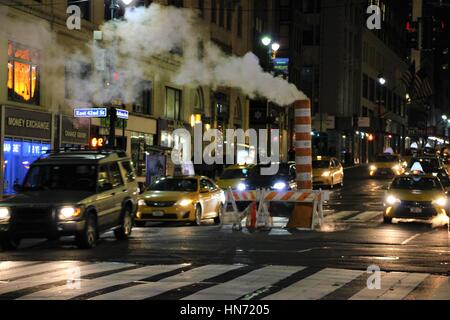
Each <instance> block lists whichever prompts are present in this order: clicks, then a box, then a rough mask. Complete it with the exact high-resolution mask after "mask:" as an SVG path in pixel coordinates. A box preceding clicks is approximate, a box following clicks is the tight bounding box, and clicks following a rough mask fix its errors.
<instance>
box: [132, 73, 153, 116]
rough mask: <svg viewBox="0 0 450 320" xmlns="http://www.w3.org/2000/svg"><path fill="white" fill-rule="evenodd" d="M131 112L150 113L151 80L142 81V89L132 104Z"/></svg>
mask: <svg viewBox="0 0 450 320" xmlns="http://www.w3.org/2000/svg"><path fill="white" fill-rule="evenodd" d="M133 112H136V113H142V114H152V82H151V81H143V82H142V90H141V94H140V95H139V97H138V99H137V101H136V102H135V103H134V104H133Z"/></svg>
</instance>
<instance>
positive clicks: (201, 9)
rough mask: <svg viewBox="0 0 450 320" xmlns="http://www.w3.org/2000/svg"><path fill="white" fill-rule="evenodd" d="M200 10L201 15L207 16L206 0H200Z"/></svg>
mask: <svg viewBox="0 0 450 320" xmlns="http://www.w3.org/2000/svg"><path fill="white" fill-rule="evenodd" d="M198 10H199V11H200V17H202V18H204V17H205V0H198Z"/></svg>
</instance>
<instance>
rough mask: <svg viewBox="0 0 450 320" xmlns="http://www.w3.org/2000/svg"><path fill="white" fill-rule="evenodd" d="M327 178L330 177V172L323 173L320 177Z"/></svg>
mask: <svg viewBox="0 0 450 320" xmlns="http://www.w3.org/2000/svg"><path fill="white" fill-rule="evenodd" d="M329 176H331V172H330V171H325V172H324V173H322V177H329Z"/></svg>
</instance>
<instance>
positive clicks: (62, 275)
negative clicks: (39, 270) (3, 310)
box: [0, 262, 132, 295]
mask: <svg viewBox="0 0 450 320" xmlns="http://www.w3.org/2000/svg"><path fill="white" fill-rule="evenodd" d="M127 266H132V265H131V264H125V263H112V262H101V263H93V264H89V265H84V266H80V267H79V269H75V267H77V265H76V263H74V264H73V265H72V266H68V268H67V269H64V270H60V271H55V272H49V273H46V274H43V275H38V276H32V277H29V278H25V279H20V280H16V281H12V282H8V283H2V284H0V295H5V294H7V293H10V292H14V291H19V290H23V289H27V288H33V287H37V286H40V285H45V284H51V283H55V282H60V281H68V280H71V279H70V278H71V277H72V276H73V275H74V274H75V273H73V272H74V271H75V272H77V271H79V272H80V275H81V277H84V276H87V275H90V274H94V273H100V272H105V271H112V270H118V269H123V268H125V267H127Z"/></svg>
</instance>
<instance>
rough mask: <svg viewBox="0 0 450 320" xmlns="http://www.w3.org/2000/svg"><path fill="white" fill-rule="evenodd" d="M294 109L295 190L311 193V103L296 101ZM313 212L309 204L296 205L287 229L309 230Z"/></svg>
mask: <svg viewBox="0 0 450 320" xmlns="http://www.w3.org/2000/svg"><path fill="white" fill-rule="evenodd" d="M294 108H295V160H296V166H297V188H298V190H301V191H310V190H311V191H312V189H313V182H312V178H313V177H312V142H311V131H312V119H311V102H310V101H309V100H298V101H296V102H294ZM313 211H314V210H313V206H312V205H311V204H308V203H296V204H295V207H294V211H293V212H292V215H291V218H290V220H289V223H288V225H287V227H288V228H305V229H310V228H311V227H312V221H313Z"/></svg>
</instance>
